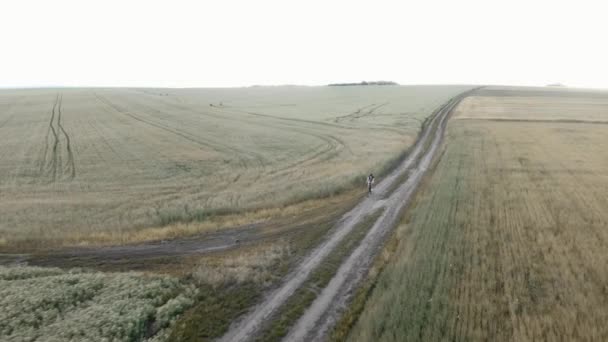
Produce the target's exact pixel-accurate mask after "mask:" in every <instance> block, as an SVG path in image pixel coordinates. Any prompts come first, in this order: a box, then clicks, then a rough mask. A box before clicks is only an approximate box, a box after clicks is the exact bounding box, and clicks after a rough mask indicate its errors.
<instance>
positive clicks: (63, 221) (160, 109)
mask: <svg viewBox="0 0 608 342" xmlns="http://www.w3.org/2000/svg"><path fill="white" fill-rule="evenodd" d="M466 88H467V87H458V86H441V87H431V86H426V87H423V86H420V87H271V88H266V87H261V88H243V89H183V90H166V89H164V90H162V91H157V90H154V89H144V90H141V89H60V90H57V89H51V90H45V89H32V90H3V91H1V92H0V134H2V137H3V138H2V144H1V145H0V192H1V193H2V197H3V200H2V202H0V216H1V217H2V220H0V239H3V240H5V241H6V242H5V243H6V244H9V245H14V244H16V243H18V242H22V243H30V242H32V243H35V242H36V241H38V242H39V243H40V244H44V243H45V242H47V241H53V240H65V241H70V244H71V243H73V242H74V241H75V242H84V243H95V242H118V243H120V242H121V241H131V240H139V239H149V236H156V235H158V236H159V237H162V236H165V235H166V234H169V235H170V234H172V233H166V231H167V230H166V229H160V230H156V229H151V230H148V229H147V228H150V227H163V226H169V225H173V224H176V226H175V227H172V228H171V229H170V230H171V231H175V232H178V233H179V234H181V233H188V232H191V231H200V230H205V229H207V228H201V227H200V226H197V225H196V224H194V225H189V224H188V222H193V221H206V220H208V219H209V217H214V216H218V215H226V214H231V213H237V214H238V213H241V212H252V211H254V212H255V211H257V210H259V209H262V208H274V207H283V206H285V205H289V204H294V203H298V202H300V201H302V200H306V199H311V198H321V197H326V196H330V195H334V194H336V193H339V192H340V191H343V190H344V189H349V188H352V186H353V182H359V181H360V180H361V179H363V175H365V174H367V173H368V172H369V171H370V170H378V169H380V168H382V166H383V165H384V164H386V163H388V162H390V160H391V159H392V158H394V157H395V156H397V155H399V154H400V152H401V151H403V150H405V149H406V148H407V146H409V145H410V144H411V143H412V142H413V141H414V139H415V137H416V134H417V132H418V130H419V128H420V123H421V121H422V120H423V119H424V118H425V117H426V116H428V115H429V114H430V113H431V112H432V110H433V109H435V108H436V107H437V106H439V105H440V104H441V103H443V102H444V101H445V100H446V99H447V98H449V97H451V96H453V95H454V94H456V93H459V92H461V91H463V90H465V89H466ZM58 93H59V96H57V95H58ZM165 94H168V95H165ZM161 95H162V96H161ZM361 182H362V181H361ZM194 226H196V227H195V228H193V227H194ZM173 228H175V229H173Z"/></svg>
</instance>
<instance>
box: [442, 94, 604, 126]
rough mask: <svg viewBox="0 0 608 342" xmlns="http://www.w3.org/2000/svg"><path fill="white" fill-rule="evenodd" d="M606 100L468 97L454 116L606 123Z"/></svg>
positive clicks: (602, 98) (540, 97)
mask: <svg viewBox="0 0 608 342" xmlns="http://www.w3.org/2000/svg"><path fill="white" fill-rule="evenodd" d="M606 108H608V96H606V97H597V98H589V97H572V96H564V97H555V96H554V97H543V96H469V97H467V98H466V99H464V100H463V101H462V103H461V104H460V105H459V106H458V109H457V110H456V112H455V113H454V117H456V118H459V119H494V120H524V121H528V120H530V121H547V120H549V121H587V122H607V123H608V111H606Z"/></svg>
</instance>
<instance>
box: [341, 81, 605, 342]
mask: <svg viewBox="0 0 608 342" xmlns="http://www.w3.org/2000/svg"><path fill="white" fill-rule="evenodd" d="M606 123H608V94H606V93H599V92H598V93H591V92H585V91H578V92H572V91H566V92H565V91H559V90H552V89H546V90H543V91H538V90H536V91H534V90H530V89H515V88H512V89H500V88H486V89H484V90H482V91H480V92H479V93H478V94H477V95H476V96H472V97H469V98H467V99H465V100H464V101H463V102H462V103H461V105H460V106H459V107H458V109H457V110H456V112H455V113H454V116H453V118H452V120H451V121H450V123H449V126H448V132H447V137H446V140H445V142H444V153H443V155H442V157H441V159H440V160H439V161H438V162H437V164H436V166H435V169H434V171H433V173H432V175H430V176H428V177H427V179H426V181H425V185H424V187H423V189H422V190H421V191H420V192H419V194H418V195H417V198H416V201H415V203H414V204H413V205H412V207H411V208H410V210H409V211H408V213H407V214H406V215H405V217H404V219H403V221H402V223H401V224H400V226H399V227H398V228H397V229H396V233H395V235H394V237H393V238H392V240H391V241H390V243H389V244H388V245H387V247H386V248H385V250H384V252H383V258H380V259H378V265H379V266H377V267H378V269H381V272H380V273H379V274H378V275H377V276H376V277H372V278H371V279H373V281H374V283H373V286H371V287H368V288H370V289H371V290H370V291H369V294H368V297H367V300H366V301H365V304H364V306H363V311H362V313H361V314H360V316H359V318H358V320H356V323H355V324H354V327H353V328H352V330H351V331H350V334H349V335H348V338H349V339H350V340H353V341H439V340H453V341H488V340H489V341H533V340H549V341H554V340H585V341H592V340H593V341H605V340H608V328H607V326H606V324H605V322H606V321H607V320H608V309H607V308H608V285H607V284H608V271H607V269H606V265H608V253H607V252H606V251H607V250H608V249H607V247H608V229H607V228H608V211H607V210H606V208H608V196H606V194H607V193H608V154H607V153H606V152H605V150H606V146H608V125H606ZM372 274H373V272H372Z"/></svg>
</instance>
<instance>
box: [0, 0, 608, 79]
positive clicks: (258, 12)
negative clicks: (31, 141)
mask: <svg viewBox="0 0 608 342" xmlns="http://www.w3.org/2000/svg"><path fill="white" fill-rule="evenodd" d="M607 10H608V8H606V6H605V5H604V4H603V3H602V1H581V0H577V1H559V0H551V1H545V0H542V1H534V0H525V1H524V0H522V1H520V0H508V1H507V0H503V1H492V0H479V1H478V0H469V1H467V0H464V1H463V0H459V1H436V0H417V1H379V0H374V1H353V0H349V1H331V0H321V1H317V0H305V1H289V0H276V1H274V0H273V1H265V0H255V1H253V0H243V1H236V0H216V1H209V0H202V1H176V0H172V1H169V0H167V1H150V0H146V1H129V0H121V1H113V0H99V1H97V0H88V1H87V0H80V1H67V0H53V1H46V0H44V1H29V0H5V1H3V2H2V4H1V5H0V42H1V44H2V45H1V48H0V86H1V87H24V86H49V85H53V86H157V87H161V86H167V87H212V86H222V87H223V86H247V85H253V84H268V85H271V84H304V85H317V84H327V83H332V82H347V81H361V80H393V81H397V82H399V83H401V84H446V83H449V84H454V83H466V84H518V85H545V84H548V83H556V82H559V83H564V84H566V85H571V86H582V87H600V88H608V50H607V48H606V44H607V34H608V20H607V19H606V15H607V13H608V11H607Z"/></svg>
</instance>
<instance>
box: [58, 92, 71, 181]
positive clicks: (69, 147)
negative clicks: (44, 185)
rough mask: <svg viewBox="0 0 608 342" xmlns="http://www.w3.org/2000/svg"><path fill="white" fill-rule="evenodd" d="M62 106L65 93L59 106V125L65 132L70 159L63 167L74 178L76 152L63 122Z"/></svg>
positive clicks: (60, 99)
mask: <svg viewBox="0 0 608 342" xmlns="http://www.w3.org/2000/svg"><path fill="white" fill-rule="evenodd" d="M62 106H63V95H61V97H60V98H59V105H58V107H57V126H58V127H59V129H60V131H61V132H62V133H63V135H64V137H65V141H66V150H67V153H68V160H67V163H66V165H65V167H63V172H64V173H65V172H67V173H68V177H69V180H72V179H74V178H75V177H76V163H75V162H74V152H73V151H72V146H71V144H70V136H69V135H68V132H66V130H65V128H64V127H63V124H62V123H61V107H62Z"/></svg>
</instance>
